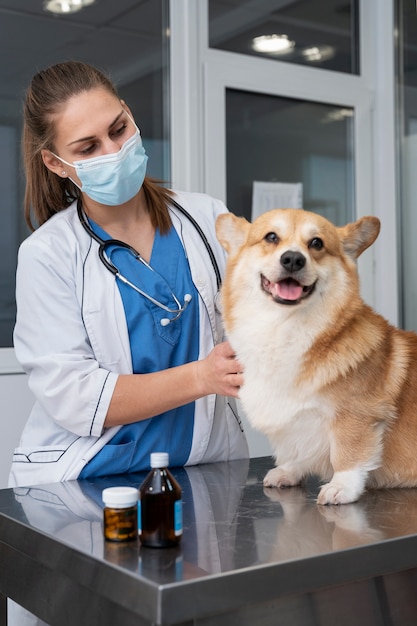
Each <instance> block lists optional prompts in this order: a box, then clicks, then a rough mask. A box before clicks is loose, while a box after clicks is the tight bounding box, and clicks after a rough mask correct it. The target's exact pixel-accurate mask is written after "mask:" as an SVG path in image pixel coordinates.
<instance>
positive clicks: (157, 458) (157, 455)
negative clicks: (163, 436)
mask: <svg viewBox="0 0 417 626" xmlns="http://www.w3.org/2000/svg"><path fill="white" fill-rule="evenodd" d="M168 465H169V454H168V452H152V454H151V467H152V468H157V467H168Z"/></svg>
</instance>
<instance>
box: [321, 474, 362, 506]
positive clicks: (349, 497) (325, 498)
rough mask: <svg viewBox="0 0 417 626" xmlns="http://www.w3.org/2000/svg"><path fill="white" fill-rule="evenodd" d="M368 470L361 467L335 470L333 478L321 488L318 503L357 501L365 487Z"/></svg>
mask: <svg viewBox="0 0 417 626" xmlns="http://www.w3.org/2000/svg"><path fill="white" fill-rule="evenodd" d="M366 477H367V472H366V471H365V470H363V469H361V468H360V467H357V468H355V469H352V470H347V471H342V472H340V471H339V472H335V473H334V475H333V478H332V480H331V481H330V482H329V483H327V485H323V487H322V488H321V489H320V492H319V495H318V498H317V504H349V503H350V502H356V500H358V498H359V497H360V496H361V495H362V493H363V490H364V488H365V482H366Z"/></svg>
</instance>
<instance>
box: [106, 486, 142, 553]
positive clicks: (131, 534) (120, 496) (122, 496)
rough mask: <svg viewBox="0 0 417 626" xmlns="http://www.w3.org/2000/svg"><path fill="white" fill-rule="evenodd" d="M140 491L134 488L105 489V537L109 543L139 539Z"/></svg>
mask: <svg viewBox="0 0 417 626" xmlns="http://www.w3.org/2000/svg"><path fill="white" fill-rule="evenodd" d="M138 496H139V494H138V490H137V489H135V488H134V487H107V489H103V493H102V498H103V503H104V513H103V515H104V537H105V539H108V540H109V541H130V540H131V539H137V536H138V532H137V527H138Z"/></svg>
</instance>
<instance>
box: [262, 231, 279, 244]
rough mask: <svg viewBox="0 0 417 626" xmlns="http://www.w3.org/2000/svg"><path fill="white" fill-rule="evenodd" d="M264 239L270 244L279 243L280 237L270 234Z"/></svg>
mask: <svg viewBox="0 0 417 626" xmlns="http://www.w3.org/2000/svg"><path fill="white" fill-rule="evenodd" d="M264 239H265V241H268V242H269V243H278V241H279V240H278V235H277V234H276V233H268V234H267V235H265V237H264Z"/></svg>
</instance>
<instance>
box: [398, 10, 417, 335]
mask: <svg viewBox="0 0 417 626" xmlns="http://www.w3.org/2000/svg"><path fill="white" fill-rule="evenodd" d="M396 9H397V18H398V33H399V37H398V41H399V45H398V65H397V83H398V86H399V92H400V94H401V97H400V99H399V101H400V103H401V107H400V109H399V111H398V115H399V120H400V123H399V124H398V127H399V129H400V138H399V139H400V141H399V145H400V146H401V155H400V156H401V158H400V164H401V166H400V167H401V172H400V173H401V178H400V185H401V189H400V197H401V220H400V224H401V235H400V236H401V245H400V251H401V259H400V262H401V265H402V268H403V271H402V272H401V275H400V280H401V282H402V303H401V307H400V308H401V310H402V311H401V312H402V320H401V321H402V325H403V326H404V328H406V329H409V330H417V284H416V280H415V272H414V269H415V268H416V267H417V246H416V233H417V206H416V198H417V178H416V172H417V71H416V68H417V48H416V41H417V15H416V2H415V0H396ZM410 267H411V268H412V269H413V271H412V272H409V271H407V269H408V268H410Z"/></svg>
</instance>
